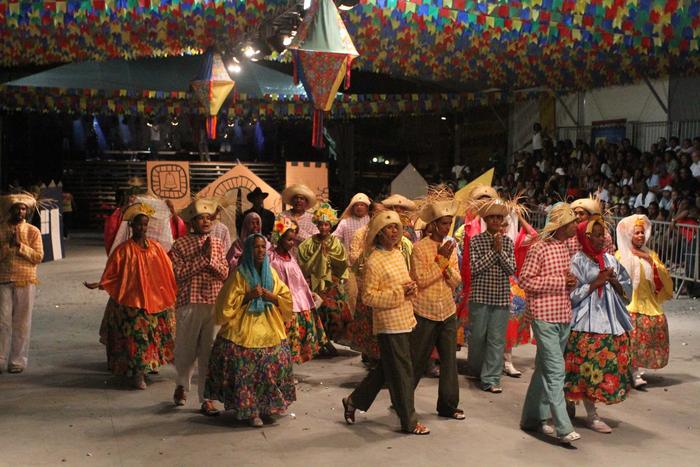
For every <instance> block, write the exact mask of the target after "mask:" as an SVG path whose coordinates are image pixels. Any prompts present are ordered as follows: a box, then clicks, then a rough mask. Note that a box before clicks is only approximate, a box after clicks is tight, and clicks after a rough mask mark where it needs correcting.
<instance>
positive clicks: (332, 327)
mask: <svg viewBox="0 0 700 467" xmlns="http://www.w3.org/2000/svg"><path fill="white" fill-rule="evenodd" d="M317 293H318V295H319V296H320V297H321V299H323V303H322V304H321V306H320V307H319V308H318V310H317V311H318V315H319V317H320V318H321V322H322V323H323V329H324V330H325V331H326V336H328V339H330V340H332V341H334V342H337V343H339V344H347V337H346V332H347V326H348V324H349V323H350V322H351V321H352V314H351V313H350V306H349V304H348V296H347V294H346V293H345V290H344V289H343V287H342V286H339V285H337V284H331V285H330V286H329V287H328V288H326V290H324V291H323V292H317Z"/></svg>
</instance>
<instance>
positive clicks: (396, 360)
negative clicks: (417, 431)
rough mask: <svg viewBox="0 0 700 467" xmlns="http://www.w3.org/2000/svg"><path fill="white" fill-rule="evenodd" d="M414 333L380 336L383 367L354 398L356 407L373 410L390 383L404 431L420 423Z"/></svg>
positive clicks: (394, 403) (371, 376)
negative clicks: (415, 392) (415, 394)
mask: <svg viewBox="0 0 700 467" xmlns="http://www.w3.org/2000/svg"><path fill="white" fill-rule="evenodd" d="M409 335H410V333H407V332H403V333H400V334H379V335H378V336H377V339H378V340H379V351H380V360H379V365H377V366H376V367H374V368H373V369H371V370H370V372H369V373H368V374H367V376H365V379H363V380H362V382H361V383H360V385H359V386H358V387H357V388H356V389H355V390H354V391H353V393H352V394H351V395H350V400H351V402H352V405H353V406H354V407H355V408H357V409H360V410H362V411H365V412H366V411H367V410H369V408H370V406H371V405H372V403H373V402H374V399H376V397H377V394H379V391H381V389H382V387H383V386H384V385H385V384H386V385H387V387H388V388H389V395H390V396H391V404H392V405H393V406H394V409H395V410H396V413H397V414H398V416H399V419H400V420H401V429H402V430H403V431H412V430H413V429H414V428H415V427H416V423H418V417H417V416H416V409H415V407H414V405H413V390H414V389H413V366H412V365H411V350H410V341H409Z"/></svg>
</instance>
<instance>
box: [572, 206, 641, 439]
mask: <svg viewBox="0 0 700 467" xmlns="http://www.w3.org/2000/svg"><path fill="white" fill-rule="evenodd" d="M605 231H606V228H605V222H604V221H603V218H602V217H600V216H593V217H592V218H591V219H589V220H588V221H583V222H581V223H579V224H578V226H577V228H576V236H577V237H578V242H579V244H580V245H581V251H579V252H578V253H576V254H575V255H574V257H573V258H572V259H571V274H573V276H574V277H575V278H576V288H574V289H573V290H572V291H571V295H570V296H571V305H572V306H571V308H572V321H571V332H570V334H569V338H568V342H567V344H566V350H565V352H564V362H565V363H564V364H565V367H566V379H565V383H564V393H565V396H566V399H567V410H568V412H569V417H570V418H573V417H574V415H575V405H574V404H575V403H576V402H578V401H583V405H584V407H585V408H586V413H587V419H586V426H587V427H588V428H590V429H591V430H593V431H596V432H598V433H611V432H612V429H611V428H610V427H609V426H608V424H607V423H605V422H604V421H603V420H601V418H600V417H599V416H598V412H597V410H596V403H600V402H602V403H604V404H607V405H609V404H617V403H619V402H622V401H623V400H625V399H626V398H627V394H628V393H629V391H630V388H631V384H630V382H631V381H630V379H631V378H630V377H631V372H630V356H629V335H628V333H629V331H631V330H632V321H631V320H630V316H629V313H628V312H627V308H626V303H627V302H628V301H629V296H630V295H631V293H632V281H631V280H630V277H629V275H628V274H627V271H625V268H624V267H622V265H621V264H620V263H619V262H618V261H617V260H616V259H615V257H614V256H613V255H611V254H609V253H606V252H605Z"/></svg>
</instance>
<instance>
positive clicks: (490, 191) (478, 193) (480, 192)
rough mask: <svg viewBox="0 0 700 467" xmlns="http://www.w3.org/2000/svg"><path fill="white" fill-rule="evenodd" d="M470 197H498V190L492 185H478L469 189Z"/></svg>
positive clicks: (474, 198)
mask: <svg viewBox="0 0 700 467" xmlns="http://www.w3.org/2000/svg"><path fill="white" fill-rule="evenodd" d="M467 198H469V199H473V200H476V199H480V198H498V192H497V191H496V189H495V188H494V187H492V186H490V185H477V186H475V187H474V188H472V189H471V190H470V191H469V195H468V196H467Z"/></svg>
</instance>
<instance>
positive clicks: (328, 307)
mask: <svg viewBox="0 0 700 467" xmlns="http://www.w3.org/2000/svg"><path fill="white" fill-rule="evenodd" d="M313 221H314V223H315V224H316V227H317V228H318V233H317V234H315V235H313V236H311V237H309V238H307V239H306V240H304V241H303V242H302V243H301V244H300V245H299V251H298V252H297V255H298V256H297V257H298V260H299V266H301V270H302V271H303V272H304V276H305V277H306V278H307V280H308V281H309V283H310V284H311V291H313V292H314V293H317V294H318V295H319V296H320V297H321V299H322V300H323V303H322V305H321V306H320V307H319V308H318V313H319V316H320V317H321V320H322V321H323V326H324V330H325V331H326V335H327V336H328V338H329V339H330V340H333V341H336V342H342V341H344V340H345V332H346V329H345V328H346V325H347V323H349V322H350V321H351V319H352V316H351V314H350V308H349V306H348V297H347V294H346V293H345V286H344V281H345V280H347V278H348V255H347V252H346V251H345V247H344V246H343V243H342V242H341V241H340V239H339V238H338V237H334V236H333V235H331V229H332V228H333V226H334V225H335V224H337V223H338V217H337V214H336V211H335V210H334V209H333V208H331V206H330V204H328V203H322V204H321V205H320V206H319V208H318V209H316V211H314V215H313ZM325 352H326V353H328V354H329V355H335V354H337V351H336V349H335V347H333V344H331V343H330V341H329V342H328V344H327V345H326V346H325Z"/></svg>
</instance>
